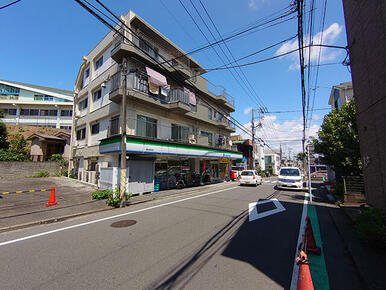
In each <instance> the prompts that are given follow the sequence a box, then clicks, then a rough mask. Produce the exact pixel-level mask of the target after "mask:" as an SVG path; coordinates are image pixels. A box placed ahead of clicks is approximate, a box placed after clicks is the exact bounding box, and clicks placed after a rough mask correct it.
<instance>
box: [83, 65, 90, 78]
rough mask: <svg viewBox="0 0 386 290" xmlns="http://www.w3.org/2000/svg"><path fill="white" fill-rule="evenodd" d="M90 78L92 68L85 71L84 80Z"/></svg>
mask: <svg viewBox="0 0 386 290" xmlns="http://www.w3.org/2000/svg"><path fill="white" fill-rule="evenodd" d="M89 76H90V68H89V67H88V68H86V69H85V71H84V78H85V79H87V78H88V77H89Z"/></svg>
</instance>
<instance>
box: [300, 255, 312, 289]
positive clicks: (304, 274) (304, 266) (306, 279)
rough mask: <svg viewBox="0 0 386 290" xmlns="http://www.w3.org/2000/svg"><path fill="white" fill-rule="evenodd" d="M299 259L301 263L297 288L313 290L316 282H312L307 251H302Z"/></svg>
mask: <svg viewBox="0 0 386 290" xmlns="http://www.w3.org/2000/svg"><path fill="white" fill-rule="evenodd" d="M298 259H299V260H298ZM298 259H297V260H298V261H297V263H298V264H300V265H299V275H298V285H297V290H313V289H314V284H313V283H312V278H311V272H310V266H309V265H308V260H307V255H306V253H304V252H303V251H300V257H299V258H298Z"/></svg>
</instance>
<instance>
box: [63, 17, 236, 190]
mask: <svg viewBox="0 0 386 290" xmlns="http://www.w3.org/2000/svg"><path fill="white" fill-rule="evenodd" d="M121 20H122V21H123V22H124V23H125V25H121V26H120V27H117V29H119V31H120V32H121V33H122V34H123V35H124V37H123V36H122V35H121V34H118V33H116V32H114V31H110V32H109V33H108V34H107V35H106V36H105V37H104V38H103V39H102V40H101V41H100V42H99V43H98V44H97V45H96V46H95V48H94V49H93V50H92V51H91V52H90V53H89V54H88V55H87V56H85V57H83V63H82V65H81V67H80V69H79V73H78V76H77V79H76V84H75V88H76V89H75V109H74V110H75V114H74V124H75V126H74V128H73V132H72V134H73V137H74V138H72V140H73V141H72V151H71V157H70V159H71V162H70V166H71V167H72V168H73V169H74V172H75V173H76V174H77V175H78V178H79V179H81V180H84V181H87V182H92V183H97V184H99V186H100V187H101V188H111V187H113V188H114V187H116V186H117V185H118V180H119V178H118V176H119V167H120V158H121V154H120V153H121V140H122V136H121V132H123V130H122V123H123V119H124V118H123V114H122V111H123V107H122V97H123V94H124V93H125V94H126V96H127V97H126V100H127V106H126V112H127V113H126V133H127V134H126V143H125V144H126V159H127V177H128V180H127V184H128V186H127V187H128V188H127V190H128V192H131V193H142V192H149V191H153V190H154V184H156V187H157V188H158V187H159V189H160V190H162V189H168V188H173V187H176V183H178V181H179V180H183V182H184V183H185V184H186V185H189V184H194V183H198V182H199V183H202V182H209V181H214V180H221V179H224V178H226V176H227V175H228V174H229V169H230V166H229V164H230V161H231V160H232V159H240V158H242V155H241V154H240V153H238V152H235V151H232V150H231V147H230V144H231V143H230V133H232V132H235V129H234V125H233V123H232V122H231V121H230V113H231V112H234V110H235V107H234V101H233V100H232V99H231V97H230V96H227V95H226V94H225V92H224V91H223V92H222V93H221V94H215V93H213V92H211V91H209V90H208V82H207V80H206V79H204V78H203V77H201V76H199V75H200V74H202V73H204V72H205V69H204V68H203V67H202V66H201V65H200V64H198V63H197V62H196V61H195V60H194V59H193V58H191V57H190V56H189V55H186V54H185V52H183V51H182V50H181V49H180V48H178V47H177V46H176V45H175V44H173V43H172V42H171V41H169V40H168V39H167V38H166V37H165V36H163V35H162V34H161V33H159V32H158V31H157V30H155V29H154V28H153V27H152V26H150V25H149V24H148V23H147V22H146V21H144V20H143V19H142V18H140V17H139V16H138V15H136V14H135V13H134V12H132V11H129V12H128V13H127V14H126V15H124V16H121ZM124 60H125V61H127V62H126V65H125V66H123V65H122V64H123V62H124ZM165 60H170V61H167V62H165ZM125 77H126V87H124V86H123V84H124V83H125V82H124V79H125Z"/></svg>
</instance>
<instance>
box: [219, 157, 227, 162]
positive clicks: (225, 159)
mask: <svg viewBox="0 0 386 290" xmlns="http://www.w3.org/2000/svg"><path fill="white" fill-rule="evenodd" d="M218 162H219V163H229V159H228V158H220V159H219V160H218Z"/></svg>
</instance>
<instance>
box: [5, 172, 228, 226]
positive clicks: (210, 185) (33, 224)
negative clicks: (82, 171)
mask: <svg viewBox="0 0 386 290" xmlns="http://www.w3.org/2000/svg"><path fill="white" fill-rule="evenodd" d="M63 177H64V176H63ZM66 178H68V179H71V180H75V179H72V178H69V177H66ZM79 181H80V180H79ZM80 182H82V183H84V181H80ZM218 184H220V183H215V184H209V185H207V187H206V188H208V187H213V186H215V185H218ZM221 184H222V183H221ZM198 191H200V190H194V191H186V192H181V193H182V194H194V193H197V192H198ZM181 193H173V194H170V195H166V196H163V197H159V198H157V200H161V199H166V198H169V197H175V196H176V195H180V194H181ZM150 201H153V198H151V199H146V200H139V201H133V202H129V204H127V205H126V207H129V206H130V205H137V204H141V203H146V202H150ZM114 209H117V208H114V207H108V208H106V209H99V210H91V211H86V212H82V213H76V214H70V215H66V216H61V217H55V218H49V219H45V220H40V221H35V222H31V223H24V224H20V225H14V226H10V227H4V228H0V233H5V232H10V231H14V230H19V229H24V228H29V227H32V226H36V225H42V224H51V223H56V222H61V221H65V220H68V219H71V218H75V217H80V216H84V215H89V214H93V213H99V212H104V211H109V210H114Z"/></svg>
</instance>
